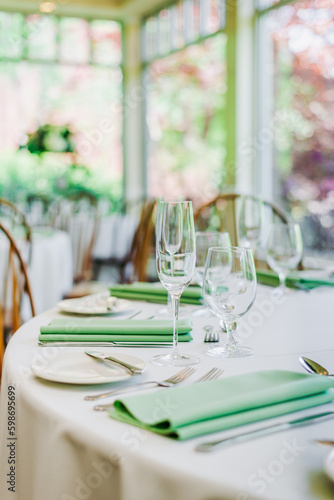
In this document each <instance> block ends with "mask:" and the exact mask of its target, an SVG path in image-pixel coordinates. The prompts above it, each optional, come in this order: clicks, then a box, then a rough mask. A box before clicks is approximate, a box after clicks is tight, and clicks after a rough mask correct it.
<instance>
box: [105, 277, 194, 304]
mask: <svg viewBox="0 0 334 500" xmlns="http://www.w3.org/2000/svg"><path fill="white" fill-rule="evenodd" d="M109 290H110V294H111V295H113V296H114V297H119V298H122V299H129V300H148V301H149V302H159V303H164V304H165V303H166V302H167V290H166V289H165V288H164V287H163V286H162V285H161V283H144V282H137V283H132V284H131V285H112V286H111V287H109ZM181 302H182V303H184V304H194V305H198V304H199V305H201V304H202V303H203V301H202V289H201V287H200V286H189V287H188V288H186V289H185V290H184V292H183V293H182V295H181Z"/></svg>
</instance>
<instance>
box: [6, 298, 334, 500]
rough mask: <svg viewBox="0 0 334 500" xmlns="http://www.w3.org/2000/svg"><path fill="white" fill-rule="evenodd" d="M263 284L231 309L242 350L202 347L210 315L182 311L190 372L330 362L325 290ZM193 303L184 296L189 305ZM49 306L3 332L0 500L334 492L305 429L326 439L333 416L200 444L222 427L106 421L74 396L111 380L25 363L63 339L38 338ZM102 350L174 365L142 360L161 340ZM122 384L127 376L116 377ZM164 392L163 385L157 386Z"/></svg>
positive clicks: (329, 304) (333, 362)
mask: <svg viewBox="0 0 334 500" xmlns="http://www.w3.org/2000/svg"><path fill="white" fill-rule="evenodd" d="M263 290H264V289H263V288H261V290H260V291H259V293H258V297H257V302H256V304H255V306H254V307H253V308H252V310H251V311H250V312H249V314H248V317H245V318H244V319H242V320H240V335H239V339H241V338H244V339H246V340H245V342H246V343H247V344H249V345H251V346H252V347H254V348H255V355H254V356H252V357H249V358H244V359H228V360H224V359H217V358H211V357H209V356H206V355H205V354H204V353H203V350H204V344H203V336H204V332H203V325H206V324H215V325H216V324H217V319H215V318H213V317H209V318H208V317H198V316H194V315H193V316H192V318H193V320H194V331H193V334H194V341H193V342H191V343H190V344H181V348H182V349H183V350H184V351H188V352H193V353H196V354H198V355H200V356H201V363H200V364H198V365H197V366H196V369H197V370H196V378H197V377H199V376H200V375H201V374H203V373H205V372H206V371H207V370H208V369H209V367H212V366H221V367H223V368H224V370H225V372H224V375H223V376H224V377H228V376H231V375H234V374H238V373H248V372H253V371H257V370H261V369H262V370H269V369H280V368H283V369H288V370H294V371H299V372H303V368H302V367H301V366H300V364H299V362H298V356H300V355H306V356H308V357H311V358H313V359H316V360H318V361H319V362H320V363H322V364H323V365H324V366H327V367H328V368H329V369H331V370H333V369H334V334H333V331H332V323H333V321H332V317H333V314H332V311H333V306H334V290H332V289H325V288H322V289H319V290H316V291H313V292H311V293H305V292H302V291H297V292H291V293H290V294H289V295H288V296H287V297H286V298H285V299H284V300H282V301H281V302H280V303H274V302H273V300H272V298H271V296H270V295H269V293H268V291H267V290H265V291H263ZM133 304H134V310H137V309H138V310H141V313H140V315H138V316H137V318H145V317H148V316H149V315H150V314H152V312H157V311H158V310H160V309H161V305H157V304H146V303H141V302H139V303H133ZM194 309H196V307H193V306H186V310H188V312H189V311H190V313H191V312H192V311H193V310H194ZM57 314H59V313H57V311H56V310H51V311H48V312H46V313H44V314H42V315H40V316H38V317H36V318H34V319H33V320H31V321H30V322H28V323H27V324H26V325H24V326H23V327H22V328H21V329H20V330H19V331H18V332H17V333H16V334H15V335H14V337H13V338H12V340H11V341H10V343H9V346H8V349H7V352H6V355H5V366H4V372H3V383H2V390H1V429H2V432H1V439H2V440H1V452H0V470H1V485H0V497H1V500H7V499H13V500H73V499H89V498H92V499H94V500H170V499H173V500H223V499H226V500H227V499H228V500H248V499H255V498H257V499H259V498H261V499H267V500H269V499H270V500H315V499H319V500H320V499H321V500H325V499H328V500H329V499H333V498H334V484H333V483H332V482H331V481H330V480H329V479H327V477H326V476H325V474H324V459H325V457H326V455H327V454H328V452H329V449H328V448H325V447H321V446H319V445H316V444H315V443H314V442H313V439H315V438H329V439H330V438H333V428H334V421H333V420H331V421H327V422H323V423H318V424H316V425H311V426H307V427H301V428H298V429H295V430H293V431H292V430H290V431H287V432H281V433H277V434H272V435H269V436H266V437H262V438H261V439H260V438H258V439H255V440H253V441H248V442H245V443H243V444H238V445H234V446H231V447H229V448H226V449H222V450H220V451H217V452H215V453H212V454H204V453H203V454H201V453H197V452H195V451H194V446H195V445H196V444H197V443H199V442H202V441H207V440H210V439H211V438H214V439H215V438H219V437H222V436H223V435H228V434H229V433H228V432H227V433H217V434H214V435H209V436H204V437H203V436H202V437H201V438H197V439H192V440H189V441H184V442H177V441H173V440H171V439H169V438H165V437H162V436H159V435H155V434H153V433H150V432H147V431H144V430H141V429H138V428H135V427H132V426H129V425H126V424H123V423H120V422H116V421H114V420H111V419H110V418H109V417H108V415H107V414H106V413H104V412H103V413H99V412H94V411H93V409H92V407H93V405H94V403H93V402H87V401H84V400H83V397H84V396H85V395H87V394H89V393H92V392H100V391H103V390H105V389H107V388H110V387H111V385H112V384H111V385H100V386H96V387H95V386H94V387H92V386H90V387H89V386H71V385H63V384H57V383H52V382H47V381H43V380H41V379H38V378H35V377H34V376H33V374H32V373H31V370H30V366H31V362H32V360H35V359H39V360H40V362H41V363H44V362H47V360H48V359H51V358H52V357H53V356H56V355H57V354H59V353H61V352H64V351H62V349H65V348H51V347H48V348H43V347H37V335H38V331H39V326H40V325H44V324H47V323H48V322H49V321H50V319H51V318H54V317H55V316H56V315H57ZM123 315H124V316H126V314H125V313H124V314H123ZM134 321H135V319H134ZM66 349H67V351H73V350H75V349H82V348H74V349H68V348H66ZM103 350H104V351H106V352H107V351H114V352H115V351H116V352H122V351H124V352H128V353H133V354H135V355H137V356H140V357H141V358H143V359H145V360H146V361H147V364H148V367H147V370H146V372H145V374H143V375H142V376H141V378H142V379H146V380H149V379H154V378H156V379H164V378H166V377H167V376H168V375H170V374H172V373H174V372H175V371H176V370H175V369H171V368H165V367H164V368H163V367H159V366H156V365H153V364H152V363H151V362H150V358H151V356H152V355H154V354H156V353H157V352H159V351H161V349H160V350H159V349H153V348H151V349H147V348H141V349H137V350H136V349H131V348H128V349H125V348H113V349H112V348H105V349H103ZM67 351H66V352H67ZM193 377H194V376H193ZM121 384H124V385H127V382H122V383H121V382H120V383H118V384H114V385H117V386H119V385H121ZM11 386H12V387H14V388H15V397H16V421H15V426H16V430H15V437H16V440H15V441H14V440H13V439H7V438H8V431H7V421H8V412H7V402H8V387H11ZM163 391H165V390H164V389H163ZM164 394H166V395H167V394H168V393H167V390H166V392H165V393H164ZM328 408H330V409H333V405H332V404H329V405H324V406H322V407H320V408H318V409H310V410H306V411H304V412H300V413H299V414H298V415H305V414H308V413H312V412H314V411H315V410H318V411H325V409H328ZM294 416H296V414H294ZM287 418H288V417H280V419H275V421H276V420H279V421H282V420H286V419H287ZM8 443H9V444H10V445H11V446H12V450H13V453H14V456H15V471H14V472H15V481H14V482H15V493H14V492H11V491H8V487H10V483H6V474H8V473H9V472H10V469H9V467H10V464H9V463H8V457H10V453H11V449H10V447H8Z"/></svg>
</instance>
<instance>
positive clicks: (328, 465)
mask: <svg viewBox="0 0 334 500" xmlns="http://www.w3.org/2000/svg"><path fill="white" fill-rule="evenodd" d="M325 471H326V474H327V476H328V477H329V479H331V480H332V481H334V450H333V451H331V452H330V454H329V455H328V457H327V458H326V461H325Z"/></svg>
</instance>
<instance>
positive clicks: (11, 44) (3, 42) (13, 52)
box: [0, 12, 24, 58]
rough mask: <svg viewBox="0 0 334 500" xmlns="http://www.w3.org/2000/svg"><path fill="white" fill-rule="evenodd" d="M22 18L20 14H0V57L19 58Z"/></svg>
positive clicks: (21, 40) (21, 41)
mask: <svg viewBox="0 0 334 500" xmlns="http://www.w3.org/2000/svg"><path fill="white" fill-rule="evenodd" d="M23 21H24V18H23V16H22V15H21V14H7V13H6V12H0V57H13V58H16V57H20V56H21V54H22V49H23V46H24V43H23V38H22V30H23Z"/></svg>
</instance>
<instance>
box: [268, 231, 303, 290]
mask: <svg viewBox="0 0 334 500" xmlns="http://www.w3.org/2000/svg"><path fill="white" fill-rule="evenodd" d="M302 256H303V239H302V234H301V231H300V227H299V225H298V224H294V223H290V224H284V223H281V224H273V225H272V226H271V228H270V231H269V235H268V241H267V245H266V259H267V262H268V264H269V266H270V267H271V269H272V270H273V271H275V272H276V273H277V274H278V277H279V286H278V288H276V290H275V293H279V294H282V293H285V292H286V290H287V287H286V277H287V275H288V272H289V271H292V270H293V269H295V267H296V266H297V265H298V263H299V262H300V261H301V258H302Z"/></svg>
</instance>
